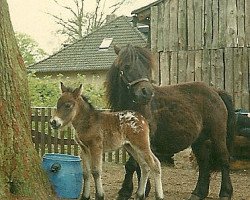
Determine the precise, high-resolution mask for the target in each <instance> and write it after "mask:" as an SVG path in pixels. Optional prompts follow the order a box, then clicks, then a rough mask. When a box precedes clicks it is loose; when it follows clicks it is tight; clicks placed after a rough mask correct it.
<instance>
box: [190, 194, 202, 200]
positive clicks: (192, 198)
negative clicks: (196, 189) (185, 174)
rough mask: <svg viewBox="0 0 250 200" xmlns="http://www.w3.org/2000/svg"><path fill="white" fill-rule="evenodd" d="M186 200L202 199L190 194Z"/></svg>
mask: <svg viewBox="0 0 250 200" xmlns="http://www.w3.org/2000/svg"><path fill="white" fill-rule="evenodd" d="M188 200H202V199H201V198H200V197H198V196H196V195H194V194H191V197H189V199H188Z"/></svg>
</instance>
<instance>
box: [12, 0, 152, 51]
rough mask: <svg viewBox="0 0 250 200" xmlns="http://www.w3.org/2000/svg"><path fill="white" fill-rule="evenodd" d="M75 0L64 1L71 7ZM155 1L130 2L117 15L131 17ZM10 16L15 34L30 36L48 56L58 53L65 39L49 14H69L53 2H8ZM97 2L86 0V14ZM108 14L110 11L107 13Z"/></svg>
mask: <svg viewBox="0 0 250 200" xmlns="http://www.w3.org/2000/svg"><path fill="white" fill-rule="evenodd" d="M72 1H73V0H64V2H65V3H68V4H67V5H69V6H70V2H72ZM115 1H116V0H107V1H106V2H107V3H106V7H109V5H113V3H114V2H115ZM154 1H155V0H130V2H129V3H127V4H125V5H123V6H122V7H121V8H120V9H119V10H118V11H117V13H116V14H117V15H118V16H120V15H126V16H131V11H133V10H135V9H138V8H140V7H143V6H145V5H148V4H150V3H152V2H154ZM7 2H8V4H9V10H10V16H11V21H12V25H13V28H14V31H15V32H21V33H26V34H28V35H30V36H31V37H32V38H33V39H34V40H35V41H36V42H38V44H39V47H40V48H42V49H43V50H45V51H46V52H47V53H48V54H52V53H54V52H56V51H57V50H58V49H59V48H60V47H61V44H62V43H63V40H64V38H63V37H61V36H60V35H58V34H56V31H57V30H58V29H59V27H58V25H56V23H55V22H54V19H53V18H52V17H51V16H50V15H48V14H47V13H52V14H56V15H58V16H62V17H67V13H65V11H64V10H62V9H61V8H60V7H59V6H57V5H56V4H55V3H54V2H53V1H52V0H7ZM94 2H95V0H85V4H84V5H85V7H86V12H87V11H92V10H93V9H94V7H95V4H94ZM106 12H107V13H108V10H107V11H106Z"/></svg>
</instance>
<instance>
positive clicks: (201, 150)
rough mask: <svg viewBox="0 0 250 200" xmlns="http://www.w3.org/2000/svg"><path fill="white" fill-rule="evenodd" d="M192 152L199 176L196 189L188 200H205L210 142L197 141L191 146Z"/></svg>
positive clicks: (208, 173) (209, 167)
mask: <svg viewBox="0 0 250 200" xmlns="http://www.w3.org/2000/svg"><path fill="white" fill-rule="evenodd" d="M192 150H193V153H194V154H195V157H196V159H197V163H198V166H199V176H198V181H197V183H196V187H195V189H194V191H193V192H192V195H191V197H190V198H189V200H201V199H205V198H206V197H207V195H208V192H209V183H210V170H211V166H210V163H209V160H210V156H211V142H210V141H208V140H207V141H205V142H204V141H198V142H195V143H194V144H192Z"/></svg>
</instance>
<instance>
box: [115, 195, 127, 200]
mask: <svg viewBox="0 0 250 200" xmlns="http://www.w3.org/2000/svg"><path fill="white" fill-rule="evenodd" d="M129 199H130V197H124V196H122V195H119V196H118V197H117V198H116V200H129Z"/></svg>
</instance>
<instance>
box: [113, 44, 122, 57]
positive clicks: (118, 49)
mask: <svg viewBox="0 0 250 200" xmlns="http://www.w3.org/2000/svg"><path fill="white" fill-rule="evenodd" d="M114 50H115V53H116V55H118V54H119V52H120V50H121V48H120V47H118V46H117V45H114Z"/></svg>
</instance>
